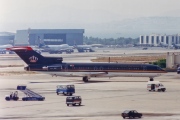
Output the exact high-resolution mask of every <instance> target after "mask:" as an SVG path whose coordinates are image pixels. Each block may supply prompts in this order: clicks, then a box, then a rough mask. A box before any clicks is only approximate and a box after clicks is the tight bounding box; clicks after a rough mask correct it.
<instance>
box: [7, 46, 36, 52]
mask: <svg viewBox="0 0 180 120" xmlns="http://www.w3.org/2000/svg"><path fill="white" fill-rule="evenodd" d="M6 50H12V51H16V50H33V49H32V48H31V47H29V46H19V47H11V48H6Z"/></svg>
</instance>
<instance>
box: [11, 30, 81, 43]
mask: <svg viewBox="0 0 180 120" xmlns="http://www.w3.org/2000/svg"><path fill="white" fill-rule="evenodd" d="M83 33H84V29H27V30H17V31H16V35H15V39H14V45H15V46H17V45H40V44H41V43H45V44H46V45H61V44H68V45H71V46H72V45H83Z"/></svg>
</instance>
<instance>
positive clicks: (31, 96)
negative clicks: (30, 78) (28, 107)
mask: <svg viewBox="0 0 180 120" xmlns="http://www.w3.org/2000/svg"><path fill="white" fill-rule="evenodd" d="M17 90H19V91H21V92H23V93H24V94H25V95H26V97H23V98H22V100H23V101H44V100H45V97H43V96H42V95H40V94H38V93H36V92H34V91H32V90H30V89H28V88H27V87H26V85H18V86H17Z"/></svg>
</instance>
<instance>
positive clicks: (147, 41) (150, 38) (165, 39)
mask: <svg viewBox="0 0 180 120" xmlns="http://www.w3.org/2000/svg"><path fill="white" fill-rule="evenodd" d="M160 43H162V44H167V45H169V46H170V45H172V44H173V43H174V44H180V34H175V35H159V34H152V35H141V36H140V37H139V44H141V45H153V46H158V45H159V44H160Z"/></svg>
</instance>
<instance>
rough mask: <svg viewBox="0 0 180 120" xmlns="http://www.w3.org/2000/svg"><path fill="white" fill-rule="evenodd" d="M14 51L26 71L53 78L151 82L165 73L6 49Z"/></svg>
mask: <svg viewBox="0 0 180 120" xmlns="http://www.w3.org/2000/svg"><path fill="white" fill-rule="evenodd" d="M7 49H8V50H12V51H14V52H15V53H16V54H17V55H18V56H19V57H20V58H21V59H22V60H23V61H24V62H25V63H26V64H27V65H28V66H27V67H25V68H24V69H25V70H27V71H38V72H43V73H47V74H51V75H53V76H66V77H82V80H83V81H84V82H88V80H89V79H90V78H91V77H149V78H150V80H151V81H153V78H154V77H158V76H160V75H162V74H163V73H166V72H165V71H164V70H163V69H161V68H160V67H158V66H156V65H150V64H124V63H66V62H63V59H62V57H45V56H42V55H40V54H39V53H37V52H35V51H34V50H33V49H32V48H31V47H12V48H7Z"/></svg>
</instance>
